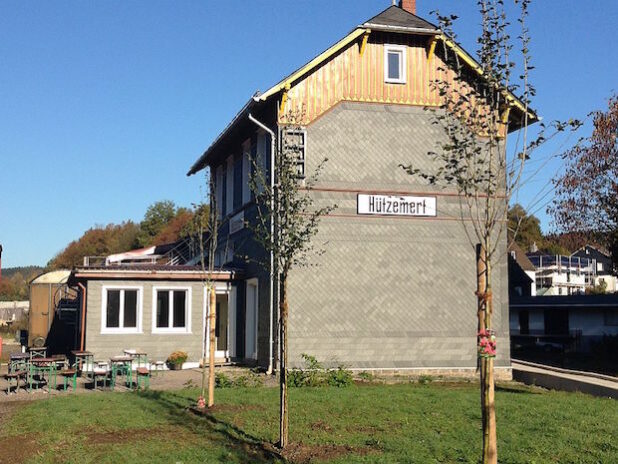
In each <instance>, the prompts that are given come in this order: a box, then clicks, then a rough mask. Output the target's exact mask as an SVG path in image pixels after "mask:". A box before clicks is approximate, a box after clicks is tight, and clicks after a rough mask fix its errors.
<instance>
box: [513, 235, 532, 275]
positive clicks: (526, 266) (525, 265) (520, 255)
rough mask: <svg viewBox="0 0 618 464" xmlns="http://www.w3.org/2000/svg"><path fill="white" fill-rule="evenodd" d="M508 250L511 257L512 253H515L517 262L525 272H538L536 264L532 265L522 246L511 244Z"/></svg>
mask: <svg viewBox="0 0 618 464" xmlns="http://www.w3.org/2000/svg"><path fill="white" fill-rule="evenodd" d="M508 250H509V255H511V252H515V261H516V262H517V264H519V267H521V268H522V269H523V270H524V271H536V268H535V267H534V264H532V261H530V259H529V258H528V256H526V253H525V252H524V250H522V249H521V248H520V246H519V245H517V243H515V242H511V244H510V245H509V248H508Z"/></svg>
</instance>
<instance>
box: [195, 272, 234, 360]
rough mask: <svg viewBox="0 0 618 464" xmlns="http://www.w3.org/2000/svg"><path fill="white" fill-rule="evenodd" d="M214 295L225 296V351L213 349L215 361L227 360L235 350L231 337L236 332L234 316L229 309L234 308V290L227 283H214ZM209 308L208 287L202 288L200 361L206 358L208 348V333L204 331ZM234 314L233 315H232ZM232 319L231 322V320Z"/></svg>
mask: <svg viewBox="0 0 618 464" xmlns="http://www.w3.org/2000/svg"><path fill="white" fill-rule="evenodd" d="M215 293H216V295H227V327H226V330H227V347H226V349H225V350H217V349H215V359H217V358H219V359H221V358H225V359H229V358H230V356H233V355H234V354H235V353H234V352H235V351H236V350H234V349H233V347H234V343H235V337H234V336H233V334H234V331H235V330H236V317H235V316H236V315H235V313H234V311H232V310H231V308H235V307H236V288H235V287H234V286H232V285H229V284H227V283H219V282H215ZM209 307H210V295H209V292H208V287H204V304H203V316H202V321H203V322H202V359H205V358H208V347H209V342H210V331H206V329H207V327H208V310H209ZM233 313H234V314H233ZM232 319H233V320H232Z"/></svg>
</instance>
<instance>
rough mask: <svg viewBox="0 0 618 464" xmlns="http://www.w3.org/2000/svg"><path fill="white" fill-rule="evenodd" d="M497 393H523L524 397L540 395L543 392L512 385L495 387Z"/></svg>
mask: <svg viewBox="0 0 618 464" xmlns="http://www.w3.org/2000/svg"><path fill="white" fill-rule="evenodd" d="M495 388H496V391H497V392H504V393H525V394H526V395H542V394H543V391H541V390H538V389H533V388H530V387H519V386H514V385H496V387H495Z"/></svg>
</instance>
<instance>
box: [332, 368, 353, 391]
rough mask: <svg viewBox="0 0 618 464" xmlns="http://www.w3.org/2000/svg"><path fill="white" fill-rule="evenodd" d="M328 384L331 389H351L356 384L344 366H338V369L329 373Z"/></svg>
mask: <svg viewBox="0 0 618 464" xmlns="http://www.w3.org/2000/svg"><path fill="white" fill-rule="evenodd" d="M326 382H327V383H328V385H330V386H331V387H349V386H350V385H352V384H353V383H354V379H353V378H352V373H351V372H350V371H349V370H347V369H346V368H345V367H344V366H338V367H337V369H331V370H328V371H327V376H326Z"/></svg>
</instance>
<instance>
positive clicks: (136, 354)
mask: <svg viewBox="0 0 618 464" xmlns="http://www.w3.org/2000/svg"><path fill="white" fill-rule="evenodd" d="M124 354H125V355H127V356H131V358H133V360H134V361H136V362H137V367H140V366H141V365H142V364H144V367H146V365H147V364H148V353H146V352H145V351H141V350H124Z"/></svg>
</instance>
